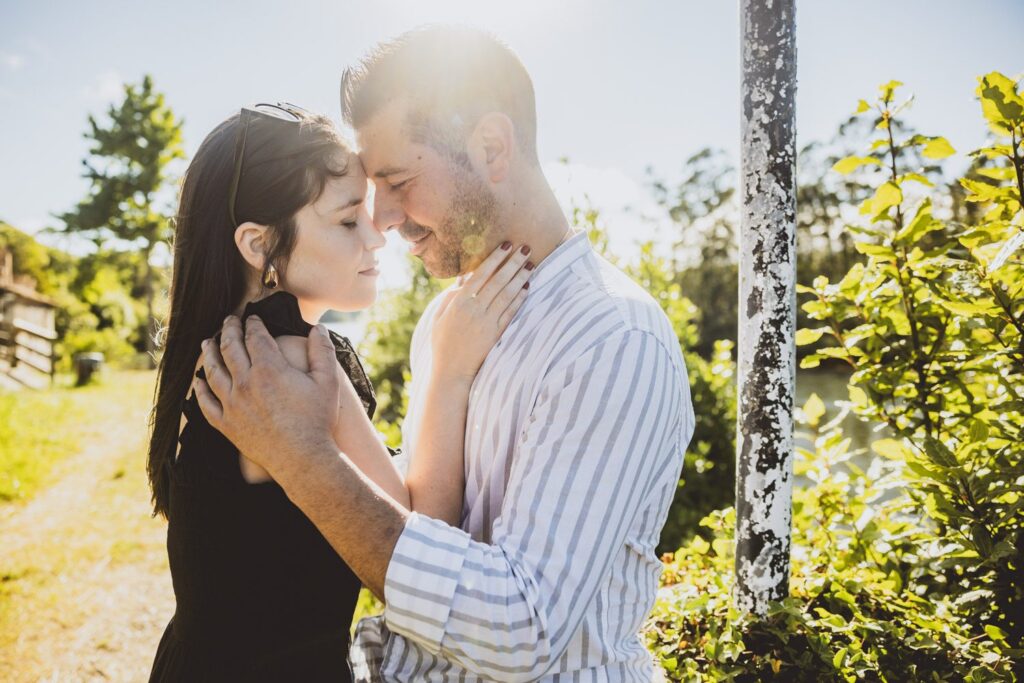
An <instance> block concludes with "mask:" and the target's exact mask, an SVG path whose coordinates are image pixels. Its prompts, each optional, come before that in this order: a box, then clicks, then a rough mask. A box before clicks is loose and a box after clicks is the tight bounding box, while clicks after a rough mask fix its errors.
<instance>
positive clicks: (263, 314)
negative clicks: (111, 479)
mask: <svg viewBox="0 0 1024 683" xmlns="http://www.w3.org/2000/svg"><path fill="white" fill-rule="evenodd" d="M342 111H343V115H344V118H345V120H346V122H347V123H348V124H349V125H350V126H351V127H352V129H353V130H354V131H355V136H356V149H352V148H351V147H350V146H348V144H347V143H345V142H344V141H343V140H342V139H341V138H340V137H339V134H338V132H337V130H336V128H335V127H334V126H333V125H332V123H331V122H330V121H329V120H328V119H326V118H325V117H322V116H318V115H314V114H311V113H309V112H306V111H305V110H302V109H299V108H298V107H295V106H292V105H288V104H277V105H270V106H268V105H258V106H256V107H254V108H246V109H243V110H242V111H241V113H239V114H238V115H236V116H232V117H231V118H229V119H227V120H226V121H224V122H223V123H222V124H220V125H219V126H218V127H217V128H216V129H215V130H214V131H213V132H211V133H210V134H209V135H208V136H207V138H206V139H205V140H204V141H203V143H202V145H201V147H200V148H199V150H198V152H197V153H196V155H195V158H194V159H193V160H192V162H191V164H190V166H189V168H188V170H187V172H186V174H185V178H184V181H183V185H182V189H181V198H180V206H179V210H178V217H177V225H176V236H175V242H174V266H173V274H172V283H171V290H170V296H171V306H170V314H169V318H168V324H167V330H166V341H165V344H164V350H163V357H162V361H161V364H160V370H159V377H158V387H157V393H156V406H155V409H154V420H153V433H152V439H151V444H150V450H149V476H150V482H151V485H152V488H153V499H154V503H155V508H156V511H157V513H159V514H162V515H164V516H166V517H167V519H168V539H167V547H168V554H169V558H170V566H171V575H172V581H173V584H174V591H175V597H176V600H177V608H176V611H175V614H174V616H173V618H172V619H171V621H170V623H169V624H168V626H167V629H166V631H165V633H164V636H163V638H162V639H161V642H160V645H159V647H158V649H157V652H156V657H155V661H154V664H153V669H152V674H151V680H152V681H203V680H215V681H235V680H238V681H246V680H280V681H285V680H287V681H347V680H384V681H447V680H458V681H485V680H486V681H490V680H496V681H534V680H540V681H563V680H564V681H570V680H571V681H649V680H651V679H652V677H653V676H654V675H655V666H654V664H653V662H652V660H651V657H650V655H649V654H648V652H647V651H646V649H645V647H644V644H643V642H642V640H641V638H640V637H639V630H640V628H641V625H642V623H643V620H644V618H645V616H646V614H647V613H648V611H649V610H650V608H651V606H652V604H653V602H654V597H655V591H656V588H657V582H658V577H659V574H660V571H661V563H660V561H659V560H658V557H657V556H656V554H655V547H656V545H657V543H658V537H659V534H660V531H661V528H662V526H663V524H664V522H665V518H666V515H667V513H668V508H669V505H670V503H671V501H672V498H673V494H674V492H675V489H676V485H677V481H678V477H679V473H680V470H681V468H682V463H683V453H684V451H685V449H686V446H687V443H688V442H689V439H690V437H691V435H692V432H693V427H694V415H693V410H692V406H691V402H690V394H689V388H688V383H687V377H686V369H685V367H684V365H683V360H682V355H681V353H680V350H679V346H678V341H677V339H676V337H675V335H674V334H673V331H672V328H671V325H670V323H669V321H668V319H667V318H666V316H665V315H664V314H663V313H662V311H661V309H660V308H659V306H658V305H657V303H656V302H655V301H654V299H653V298H652V297H651V296H650V295H649V294H648V293H646V292H644V291H643V290H642V289H641V288H640V287H639V286H638V285H637V284H635V283H634V282H632V281H631V280H630V279H629V278H628V277H626V276H625V275H624V274H623V273H621V272H620V271H619V270H617V269H616V268H615V267H613V266H611V265H610V264H609V263H608V262H607V261H605V260H603V259H602V258H600V257H599V256H598V255H597V254H596V253H595V252H594V250H593V249H592V247H591V245H590V243H589V241H588V238H587V235H586V234H585V233H583V232H575V231H573V230H572V228H571V227H570V226H569V224H568V221H567V220H566V218H565V216H564V215H563V213H562V211H561V209H560V208H559V205H558V203H557V201H556V199H555V196H554V194H553V192H552V191H551V188H550V187H549V185H548V183H547V181H546V180H545V178H544V175H543V173H542V171H541V167H540V164H539V160H538V156H537V145H536V131H537V125H536V114H535V105H534V95H533V86H532V83H531V80H530V77H529V75H528V74H527V72H526V70H525V68H524V67H523V65H522V64H521V62H520V61H519V60H518V58H517V57H516V56H515V55H514V54H513V53H512V52H511V51H510V50H509V49H508V48H507V47H506V46H505V45H503V44H502V43H500V42H499V41H497V40H495V39H494V38H492V37H491V36H489V35H486V34H484V33H481V32H478V31H475V30H470V29H461V28H447V27H431V28H425V29H419V30H416V31H412V32H410V33H407V34H405V35H402V36H400V37H399V38H397V39H394V40H392V41H389V42H387V43H385V44H382V45H380V46H378V47H377V48H376V49H375V50H374V51H373V52H371V53H370V54H369V55H368V56H367V57H366V58H365V59H364V60H363V61H362V62H361V63H360V64H359V65H358V66H357V67H355V68H352V69H349V70H347V71H346V72H345V74H344V77H343V79H342ZM582 114H583V113H582V112H581V115H582ZM368 180H369V181H370V182H372V184H373V188H374V193H373V199H372V204H373V206H372V207H370V206H368V203H369V202H370V200H369V199H368V198H367V189H368V182H367V181H368ZM392 230H394V231H397V232H398V233H399V234H400V235H401V237H402V238H404V239H405V240H407V241H408V242H409V243H410V244H411V251H412V253H413V254H414V255H415V256H417V257H418V258H420V259H421V260H422V261H423V264H424V266H425V267H426V269H427V271H428V272H429V273H430V274H431V275H433V276H435V277H438V278H456V280H455V281H454V284H452V285H451V286H450V287H448V288H447V289H446V290H445V291H444V292H442V293H441V294H440V295H439V296H438V297H437V298H436V299H435V300H434V301H433V302H432V303H431V304H430V306H429V307H428V308H427V309H426V311H425V312H424V314H423V316H422V318H421V319H420V321H419V323H418V325H417V327H416V331H415V333H414V335H413V339H412V349H411V359H410V364H411V370H412V380H411V384H410V396H409V408H408V415H407V416H406V419H405V421H404V426H403V430H402V437H403V447H404V449H405V452H404V453H401V452H398V451H394V450H391V449H388V448H386V447H385V446H384V444H383V441H382V439H381V438H380V436H379V434H378V433H377V432H376V431H375V429H374V427H373V424H372V422H371V418H372V417H373V413H374V409H375V407H376V402H375V397H374V393H373V387H372V386H371V385H370V382H369V380H368V379H367V377H366V375H365V373H364V371H363V366H362V363H361V361H360V359H359V357H358V356H357V354H356V352H355V350H354V349H353V348H352V346H351V345H350V344H349V343H348V341H347V340H346V339H344V338H343V337H340V336H338V335H336V334H334V333H331V332H327V331H326V330H325V328H324V327H323V326H322V325H317V324H316V322H317V321H318V320H319V319H320V317H321V316H322V315H323V314H324V313H325V312H326V311H327V310H329V309H333V310H341V311H355V310H361V309H364V308H367V307H369V306H371V305H372V304H373V302H374V300H375V297H376V284H377V275H378V270H377V269H378V263H377V259H376V252H377V250H378V249H380V247H381V246H383V244H384V243H385V238H384V235H385V233H387V232H388V231H392ZM363 586H365V587H366V588H368V589H369V590H370V591H372V592H373V593H374V594H375V595H376V596H377V597H378V598H380V599H381V600H382V601H383V603H384V605H385V606H384V610H383V614H381V615H380V616H377V617H373V618H369V619H364V620H363V621H362V622H360V623H359V624H358V625H357V627H356V629H355V636H354V637H353V638H352V639H351V642H350V635H349V627H350V624H351V620H352V616H353V612H354V610H355V606H356V600H357V596H358V593H359V590H360V588H361V587H363Z"/></svg>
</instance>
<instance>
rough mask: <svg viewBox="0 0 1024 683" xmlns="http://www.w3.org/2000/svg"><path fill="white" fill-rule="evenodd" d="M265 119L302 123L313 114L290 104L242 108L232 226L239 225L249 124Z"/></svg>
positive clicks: (230, 197) (231, 199) (230, 211)
mask: <svg viewBox="0 0 1024 683" xmlns="http://www.w3.org/2000/svg"><path fill="white" fill-rule="evenodd" d="M258 116H260V117H264V118H266V119H267V120H268V121H275V120H276V121H282V122H284V123H286V124H289V125H290V124H294V123H301V122H302V120H303V119H305V118H307V117H309V116H311V114H310V113H309V112H308V111H306V110H305V109H303V108H302V107H299V106H296V105H294V104H290V103H288V102H277V103H275V104H269V103H267V102H260V103H259V104H254V105H253V106H252V107H242V111H241V112H239V114H238V123H239V126H238V133H237V135H236V137H235V172H234V174H233V175H232V176H231V187H230V190H229V191H228V215H229V216H230V217H231V224H232V225H234V226H237V225H238V220H237V219H236V218H235V201H236V200H237V198H238V184H239V183H240V182H241V180H242V161H243V159H244V158H245V138H246V135H247V134H248V132H249V123H250V122H252V120H253V119H254V118H256V117H258Z"/></svg>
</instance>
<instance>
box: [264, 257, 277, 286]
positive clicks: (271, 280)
mask: <svg viewBox="0 0 1024 683" xmlns="http://www.w3.org/2000/svg"><path fill="white" fill-rule="evenodd" d="M263 286H264V287H266V288H267V289H274V288H275V287H277V268H275V267H274V264H273V263H271V264H270V265H268V266H267V269H266V270H265V271H264V272H263Z"/></svg>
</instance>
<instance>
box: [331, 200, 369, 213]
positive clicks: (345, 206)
mask: <svg viewBox="0 0 1024 683" xmlns="http://www.w3.org/2000/svg"><path fill="white" fill-rule="evenodd" d="M362 203H363V198H362V197H356V198H355V199H350V200H349V201H348V203H346V204H339V205H338V206H336V207H334V208H333V209H331V213H337V212H338V211H344V210H345V209H351V208H352V207H353V206H359V205H360V204H362Z"/></svg>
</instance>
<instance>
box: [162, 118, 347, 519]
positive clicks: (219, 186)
mask: <svg viewBox="0 0 1024 683" xmlns="http://www.w3.org/2000/svg"><path fill="white" fill-rule="evenodd" d="M239 125H240V124H239V116H238V115H237V114H236V115H234V116H232V117H230V118H229V119H227V120H226V121H224V122H223V123H221V124H220V125H218V126H217V127H216V128H215V129H214V130H213V131H212V132H211V133H210V134H209V135H208V136H207V137H206V139H205V140H203V143H202V145H200V147H199V150H198V151H197V152H196V155H195V157H194V158H193V159H192V162H191V163H190V164H189V167H188V169H187V170H186V172H185V176H184V178H183V180H182V186H181V196H180V201H179V205H178V212H177V216H176V219H175V230H174V244H173V257H174V261H173V265H172V270H171V287H170V311H169V313H168V317H167V320H166V324H165V326H164V329H163V330H161V335H160V336H161V337H162V340H161V351H162V356H161V358H160V364H159V367H158V370H157V383H156V390H155V392H154V397H155V398H154V407H153V411H152V413H151V414H150V426H151V428H152V432H151V435H150V442H149V460H148V463H147V470H148V473H149V483H150V487H151V488H152V492H153V514H154V515H157V514H161V515H163V516H164V517H168V516H169V509H170V491H171V487H170V475H171V472H170V468H171V466H172V465H173V463H174V460H175V458H176V457H177V452H178V432H179V425H180V421H181V407H182V402H183V399H184V398H185V393H186V392H187V391H188V389H189V386H190V385H191V383H192V377H193V373H194V370H195V365H196V362H197V361H198V359H199V353H200V346H199V345H200V343H202V340H204V339H207V338H209V337H212V336H214V335H215V334H216V333H217V331H218V330H219V329H220V326H221V323H222V322H223V320H224V318H225V317H226V316H227V315H229V314H230V313H232V312H233V311H235V310H236V309H237V308H238V307H239V306H240V305H241V304H242V303H243V302H242V298H243V297H244V296H245V293H246V288H247V286H248V282H249V278H251V277H252V273H251V272H250V271H251V266H250V265H249V264H248V263H247V262H246V261H245V260H244V259H243V258H242V255H241V254H240V253H239V251H238V248H237V246H236V245H235V228H236V227H237V226H235V225H233V224H232V222H231V219H230V218H229V215H228V206H227V202H228V191H229V185H230V182H231V176H232V173H233V171H234V153H235V142H236V137H237V134H238V132H239V130H238V127H239ZM350 155H351V153H350V151H349V149H348V147H347V146H346V145H345V143H344V142H343V141H342V140H341V138H340V137H339V135H338V132H337V129H336V128H335V127H334V126H333V125H332V124H331V122H330V120H329V119H327V118H326V117H322V116H317V115H308V116H304V117H303V120H302V121H301V122H300V123H299V124H295V123H283V122H281V121H278V120H270V119H269V118H267V117H262V116H257V117H255V118H254V119H253V120H252V121H251V122H250V123H249V127H248V130H247V131H246V142H245V158H244V163H243V170H242V176H241V181H240V183H239V187H238V196H237V200H236V203H235V214H236V218H237V219H238V221H239V223H244V222H247V221H253V222H256V223H259V224H261V225H267V226H270V228H271V230H270V242H271V244H270V247H269V250H268V253H267V262H268V263H273V264H274V265H275V267H276V268H277V269H278V271H279V272H281V273H282V274H283V273H284V270H285V268H286V266H287V263H288V256H289V255H290V254H291V251H292V249H293V247H294V245H295V214H296V213H297V212H298V211H299V209H301V208H302V207H304V206H306V205H307V204H310V203H312V202H315V201H316V200H317V199H318V198H319V197H320V194H321V193H322V192H323V189H324V185H325V183H326V182H327V181H328V179H329V178H331V177H338V176H343V175H345V173H346V172H347V165H348V163H349V157H350Z"/></svg>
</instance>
